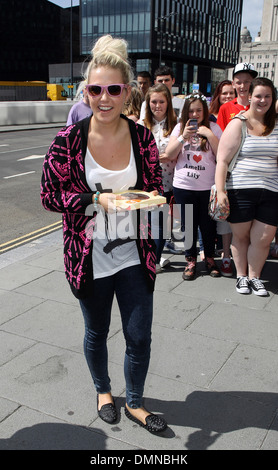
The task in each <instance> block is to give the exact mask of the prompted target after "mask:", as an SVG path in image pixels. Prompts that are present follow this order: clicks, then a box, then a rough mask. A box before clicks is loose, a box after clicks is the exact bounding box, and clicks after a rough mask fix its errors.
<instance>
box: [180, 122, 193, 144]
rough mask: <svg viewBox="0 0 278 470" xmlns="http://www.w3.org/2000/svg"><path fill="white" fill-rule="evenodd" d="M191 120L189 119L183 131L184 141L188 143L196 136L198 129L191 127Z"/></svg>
mask: <svg viewBox="0 0 278 470" xmlns="http://www.w3.org/2000/svg"><path fill="white" fill-rule="evenodd" d="M189 123H190V119H188V121H187V123H186V124H185V127H184V129H183V133H182V137H183V138H184V140H186V141H188V140H190V138H191V137H192V136H193V135H194V134H196V129H195V127H194V126H190V124H189Z"/></svg>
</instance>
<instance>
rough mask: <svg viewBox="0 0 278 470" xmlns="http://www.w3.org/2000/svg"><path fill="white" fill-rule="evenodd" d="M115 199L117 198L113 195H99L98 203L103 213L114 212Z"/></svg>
mask: <svg viewBox="0 0 278 470" xmlns="http://www.w3.org/2000/svg"><path fill="white" fill-rule="evenodd" d="M119 197H120V196H119ZM117 198H118V196H117V195H116V194H113V193H100V195H99V199H98V202H99V204H100V205H101V206H102V207H103V209H104V210H105V212H108V213H111V212H114V211H115V210H116V206H115V200H116V199H117Z"/></svg>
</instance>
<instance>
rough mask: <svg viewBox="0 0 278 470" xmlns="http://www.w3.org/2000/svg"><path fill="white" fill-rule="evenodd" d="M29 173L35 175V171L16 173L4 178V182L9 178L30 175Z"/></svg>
mask: <svg viewBox="0 0 278 470" xmlns="http://www.w3.org/2000/svg"><path fill="white" fill-rule="evenodd" d="M31 173H36V172H35V171H27V172H26V173H18V174H17V175H11V176H4V180H8V179H9V178H16V177H17V176H24V175H30V174H31Z"/></svg>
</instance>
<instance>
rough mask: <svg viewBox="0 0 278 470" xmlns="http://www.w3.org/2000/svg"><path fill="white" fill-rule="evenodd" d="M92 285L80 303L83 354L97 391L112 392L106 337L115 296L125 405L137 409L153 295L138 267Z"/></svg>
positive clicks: (147, 357)
mask: <svg viewBox="0 0 278 470" xmlns="http://www.w3.org/2000/svg"><path fill="white" fill-rule="evenodd" d="M93 285H94V287H93V292H92V294H91V296H90V297H86V298H85V299H81V300H80V301H79V302H80V306H81V310H82V313H83V317H84V322H85V337H84V353H85V357H86V360H87V364H88V366H89V370H90V372H91V375H92V378H93V381H94V384H95V388H96V391H97V393H108V392H110V391H111V386H110V378H109V373H108V351H107V336H108V332H109V326H110V319H111V311H112V302H113V298H114V294H115V295H116V298H117V301H118V305H119V309H120V313H121V320H122V327H123V333H124V337H125V342H126V350H125V359H124V375H125V381H126V402H127V404H128V406H129V407H131V408H140V407H141V406H142V398H143V391H144V385H145V379H146V375H147V372H148V368H149V361H150V350H151V325H152V317H153V293H152V292H151V291H150V289H149V288H148V286H147V282H146V278H145V275H144V273H143V268H142V266H141V265H136V266H131V267H129V268H125V269H123V270H121V271H119V272H118V273H116V274H114V275H113V276H108V277H105V278H101V279H96V280H95V281H94V283H93Z"/></svg>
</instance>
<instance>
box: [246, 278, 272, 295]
mask: <svg viewBox="0 0 278 470" xmlns="http://www.w3.org/2000/svg"><path fill="white" fill-rule="evenodd" d="M249 285H250V287H251V289H252V291H253V292H254V294H255V295H262V296H266V295H268V292H267V290H266V289H265V286H264V285H263V283H262V281H261V280H260V279H258V278H256V277H255V278H254V279H250V281H249Z"/></svg>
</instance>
